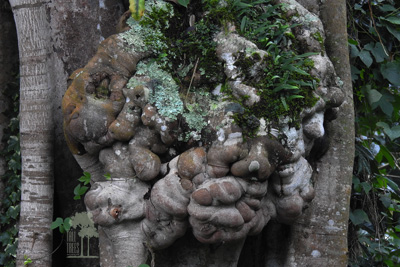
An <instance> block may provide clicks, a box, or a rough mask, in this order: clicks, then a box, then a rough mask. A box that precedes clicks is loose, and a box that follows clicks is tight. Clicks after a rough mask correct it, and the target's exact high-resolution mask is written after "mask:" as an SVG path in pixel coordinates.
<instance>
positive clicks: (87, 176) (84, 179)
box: [78, 172, 91, 185]
mask: <svg viewBox="0 0 400 267" xmlns="http://www.w3.org/2000/svg"><path fill="white" fill-rule="evenodd" d="M90 178H91V175H90V173H88V172H83V176H81V177H80V178H79V179H78V181H79V182H82V183H83V184H84V185H87V184H88V183H90Z"/></svg>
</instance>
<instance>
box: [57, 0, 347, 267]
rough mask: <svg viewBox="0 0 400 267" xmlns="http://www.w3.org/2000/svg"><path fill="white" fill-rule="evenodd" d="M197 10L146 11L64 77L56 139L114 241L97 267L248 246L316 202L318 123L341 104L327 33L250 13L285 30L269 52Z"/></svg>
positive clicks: (298, 13) (212, 11)
mask: <svg viewBox="0 0 400 267" xmlns="http://www.w3.org/2000/svg"><path fill="white" fill-rule="evenodd" d="M191 5H193V6H192V7H190V6H189V7H188V8H187V9H184V8H183V7H181V6H178V5H176V4H175V3H168V2H163V1H154V2H153V1H147V2H146V12H145V15H144V17H143V18H142V20H140V21H139V22H137V21H134V20H133V19H132V18H129V19H126V18H127V17H129V14H126V15H125V16H124V17H123V18H122V21H121V26H120V28H121V29H123V32H121V33H119V34H116V35H113V36H111V37H109V38H107V39H106V40H104V41H103V42H102V43H101V44H100V47H99V49H98V51H97V53H96V55H95V56H94V57H93V58H92V59H91V60H90V61H89V63H88V64H87V65H86V66H85V67H84V68H82V69H78V70H76V71H75V72H74V73H73V74H72V75H71V77H70V85H69V88H68V90H67V92H66V94H65V96H64V99H63V103H62V108H63V114H64V132H65V137H66V140H67V142H68V144H69V147H70V149H71V151H72V152H73V153H74V154H75V155H76V159H77V161H78V162H79V163H80V164H81V166H82V168H83V169H84V170H85V171H89V172H91V173H92V178H93V179H92V188H91V190H90V191H89V192H88V194H87V195H86V197H85V203H86V205H87V208H88V210H89V211H90V212H91V213H92V214H93V220H94V221H95V223H97V224H98V225H100V226H101V231H104V233H105V235H104V236H106V237H107V239H108V241H107V242H105V243H103V244H106V245H104V247H101V255H102V257H103V258H102V264H103V266H126V265H133V266H137V265H139V264H141V263H144V262H145V261H146V259H147V257H148V253H149V251H150V252H151V251H153V250H157V249H163V248H166V247H168V246H170V245H171V244H172V243H173V242H174V241H175V240H177V239H178V238H180V237H181V236H183V235H184V234H185V232H186V231H192V232H193V235H194V236H195V237H196V239H197V240H198V241H199V242H201V243H206V244H219V243H223V244H232V245H233V246H234V245H237V244H242V243H243V240H244V239H245V238H246V236H248V235H255V234H258V233H260V232H261V230H262V229H263V228H264V227H265V226H266V224H267V223H268V222H269V221H270V220H276V221H278V222H281V223H285V224H291V223H293V222H294V221H295V220H296V219H298V218H299V217H300V216H301V215H302V212H303V210H304V209H305V208H306V207H307V203H309V202H310V201H312V199H313V198H314V188H313V173H314V170H313V168H312V163H313V161H314V160H315V159H317V158H318V157H319V156H320V155H321V154H323V151H324V150H326V146H327V145H328V144H327V143H328V142H327V138H326V136H327V135H326V133H325V129H324V122H325V121H327V120H333V119H334V118H335V114H336V111H337V108H338V106H340V104H341V103H342V101H343V93H342V90H341V85H340V80H339V79H338V78H337V76H336V74H335V71H334V68H333V66H332V64H331V62H330V60H329V58H328V57H327V56H326V55H325V53H324V46H323V42H324V38H325V37H324V29H323V26H322V23H321V21H320V20H319V18H318V17H316V16H315V15H313V14H312V13H310V12H308V11H307V10H306V9H304V8H303V7H302V6H301V5H300V4H298V3H297V2H295V1H280V4H279V5H272V4H271V3H270V1H265V3H264V4H258V5H257V6H255V7H252V8H254V9H252V10H259V11H260V14H261V13H265V11H266V10H267V9H268V10H274V12H276V10H279V12H281V14H282V17H284V20H285V21H286V22H287V25H291V26H288V27H286V29H285V31H284V32H283V33H282V34H281V35H280V36H281V39H282V38H283V39H284V41H281V40H278V41H274V40H271V41H270V42H268V40H267V39H261V40H260V38H257V36H256V35H254V34H253V37H252V31H254V30H255V29H254V27H253V28H251V27H250V26H249V27H248V28H249V30H247V31H246V29H247V28H246V21H245V19H242V17H240V16H241V15H240V12H239V11H240V9H241V8H242V7H240V6H237V5H234V4H232V3H229V4H228V3H226V2H224V1H220V2H218V1H203V2H201V1H199V3H197V2H196V1H193V3H191ZM271 8H272V9H271ZM242 11H243V10H242ZM235 12H236V13H235ZM242 14H243V12H242ZM274 14H275V13H274ZM273 18H274V17H273V16H272V15H271V17H270V18H267V19H269V20H271V19H273ZM238 19H241V21H242V23H241V24H240V23H237V20H238ZM243 21H244V22H243ZM239 28H240V29H239ZM267 30H268V29H266V31H267ZM249 32H250V34H249ZM276 36H278V35H277V34H276V35H275V37H276ZM290 51H296V53H294V52H293V53H290ZM288 55H290V56H288ZM106 173H109V174H110V176H111V180H107V179H106V178H105V177H104V176H103V175H104V174H106ZM101 243H102V241H101ZM227 249H229V245H228V246H227ZM106 251H107V252H106ZM239 253H240V250H239ZM237 257H238V255H237ZM220 260H221V261H224V259H220ZM218 266H231V265H226V264H224V263H223V262H221V265H218Z"/></svg>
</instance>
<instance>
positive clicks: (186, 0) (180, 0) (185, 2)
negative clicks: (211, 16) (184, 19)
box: [178, 0, 190, 7]
mask: <svg viewBox="0 0 400 267" xmlns="http://www.w3.org/2000/svg"><path fill="white" fill-rule="evenodd" d="M178 3H179V4H180V5H181V6H184V7H187V6H188V4H189V3H190V0H178Z"/></svg>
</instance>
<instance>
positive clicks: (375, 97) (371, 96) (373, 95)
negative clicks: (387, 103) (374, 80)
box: [368, 89, 382, 105]
mask: <svg viewBox="0 0 400 267" xmlns="http://www.w3.org/2000/svg"><path fill="white" fill-rule="evenodd" d="M381 98H382V94H381V93H379V92H378V91H377V90H375V89H371V90H368V101H369V104H370V105H372V104H373V103H376V102H379V100H380V99H381Z"/></svg>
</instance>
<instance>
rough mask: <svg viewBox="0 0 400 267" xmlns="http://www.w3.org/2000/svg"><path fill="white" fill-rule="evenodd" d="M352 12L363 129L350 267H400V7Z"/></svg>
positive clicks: (367, 5)
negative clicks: (399, 266)
mask: <svg viewBox="0 0 400 267" xmlns="http://www.w3.org/2000/svg"><path fill="white" fill-rule="evenodd" d="M348 11H349V48H350V55H351V68H352V80H353V88H354V95H355V97H354V99H355V107H356V126H357V138H356V141H357V143H356V157H355V165H354V178H353V191H352V199H351V214H350V221H351V224H350V225H349V229H350V231H349V250H350V265H351V266H372V265H373V266H398V265H399V264H400V250H399V249H398V248H399V247H400V203H399V201H400V190H399V185H400V170H399V164H398V163H399V156H400V149H399V148H400V138H399V137H400V127H399V123H398V122H399V119H400V114H399V111H400V95H399V88H400V78H399V77H400V76H399V73H400V57H399V48H400V35H399V32H400V5H399V3H398V1H393V0H379V1H360V0H348ZM371 26H372V27H371Z"/></svg>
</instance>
